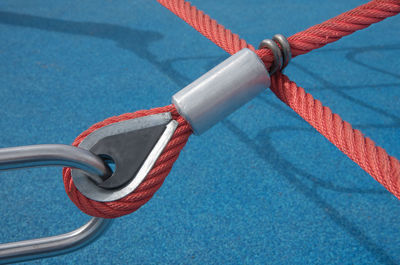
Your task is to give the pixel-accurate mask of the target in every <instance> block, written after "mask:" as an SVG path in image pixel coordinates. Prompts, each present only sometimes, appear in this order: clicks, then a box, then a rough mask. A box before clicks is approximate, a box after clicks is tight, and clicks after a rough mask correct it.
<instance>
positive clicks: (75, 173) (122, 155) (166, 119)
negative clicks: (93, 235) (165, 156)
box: [71, 113, 178, 202]
mask: <svg viewBox="0 0 400 265" xmlns="http://www.w3.org/2000/svg"><path fill="white" fill-rule="evenodd" d="M177 126H178V123H177V122H176V121H175V120H173V119H172V117H171V113H160V114H155V115H149V116H144V117H140V118H136V119H132V120H126V121H121V122H117V123H113V124H110V125H108V126H105V127H102V128H99V129H97V130H96V131H94V132H93V133H91V134H89V135H88V136H87V137H86V138H85V139H84V140H83V141H82V142H81V143H80V145H79V147H80V148H84V149H87V150H90V151H91V152H93V153H95V154H97V155H99V156H100V157H103V158H106V159H110V160H112V161H115V166H116V167H115V171H114V172H113V174H112V175H111V176H110V177H109V178H108V179H107V180H105V181H104V182H102V183H95V182H93V181H92V179H91V178H90V177H89V176H87V174H85V173H83V172H82V171H80V170H76V169H72V171H71V175H72V179H73V181H74V184H75V186H76V187H77V189H78V190H79V191H80V192H81V193H82V194H83V195H85V196H86V197H88V198H90V199H92V200H95V201H101V202H108V201H115V200H118V199H120V198H123V197H125V196H127V195H128V194H130V193H132V192H133V191H134V190H135V189H136V188H137V187H138V186H139V185H140V183H142V181H143V180H144V178H145V177H146V176H147V174H148V173H149V171H150V170H151V169H152V167H153V165H154V163H155V162H156V161H157V159H158V157H159V156H160V155H161V153H162V151H163V150H164V148H165V146H166V145H167V144H168V142H169V140H170V139H171V137H172V135H173V133H174V132H175V129H176V128H177Z"/></svg>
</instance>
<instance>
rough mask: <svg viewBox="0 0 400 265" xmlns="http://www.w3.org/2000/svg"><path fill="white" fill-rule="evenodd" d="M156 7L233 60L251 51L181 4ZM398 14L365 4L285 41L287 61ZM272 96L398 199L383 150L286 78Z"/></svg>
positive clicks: (394, 163)
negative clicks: (233, 56)
mask: <svg viewBox="0 0 400 265" xmlns="http://www.w3.org/2000/svg"><path fill="white" fill-rule="evenodd" d="M157 1H158V2H160V3H161V4H162V5H164V6H165V7H166V8H168V9H169V10H171V11H172V12H173V13H174V14H175V15H177V16H178V17H180V18H182V19H183V20H184V21H185V22H187V23H188V24H189V25H191V26H192V27H194V28H195V29H196V30H197V31H199V32H200V33H201V34H203V35H204V36H206V37H207V38H208V39H210V40H211V41H212V42H214V43H215V44H217V45H218V46H219V47H221V48H222V49H224V50H225V51H227V52H228V53H230V54H233V53H235V52H237V51H239V50H240V49H242V48H250V49H252V50H254V48H253V47H252V46H251V45H249V44H246V42H245V41H244V40H242V39H240V38H239V36H238V35H237V34H233V33H232V32H231V31H230V30H228V29H225V28H224V27H223V26H221V25H219V24H218V23H217V22H216V20H213V19H211V18H210V17H209V16H207V15H205V14H204V13H203V12H202V11H200V10H198V9H197V8H196V7H194V6H192V5H190V3H188V2H186V1H185V0H157ZM399 12H400V1H398V0H373V1H371V2H368V3H366V4H364V5H361V6H359V7H356V8H355V9H353V10H350V11H348V12H346V13H343V14H341V15H339V16H337V17H335V18H332V19H330V20H327V21H325V22H323V23H321V24H318V25H315V26H313V27H311V28H309V29H307V30H305V31H302V32H299V33H297V34H295V35H293V36H291V37H289V38H288V41H289V43H290V46H291V49H292V55H293V57H295V56H297V55H301V54H305V53H308V52H310V51H311V50H314V49H317V48H321V47H323V46H325V45H326V44H328V43H331V42H334V41H337V40H339V39H340V38H342V37H344V36H347V35H349V34H351V33H353V32H355V31H357V30H360V29H364V28H366V27H368V26H370V25H371V24H373V23H376V22H379V21H381V20H383V19H385V18H387V17H391V16H394V15H396V14H398V13H399ZM210 25H212V26H210ZM256 53H257V55H258V56H259V57H260V58H261V59H262V60H263V62H264V64H265V66H266V67H267V68H268V69H269V67H270V66H271V64H272V61H273V57H272V53H271V51H270V50H267V49H261V50H257V51H256ZM271 90H272V91H273V92H274V93H275V94H276V95H277V96H278V98H279V99H280V100H281V101H283V102H284V103H285V104H287V105H288V106H289V107H290V108H292V109H293V110H294V111H295V112H296V113H297V114H299V115H300V116H301V117H302V118H303V119H304V120H305V121H307V122H308V123H310V124H311V125H312V126H313V127H314V128H315V129H316V130H317V131H318V132H319V133H321V134H322V135H323V136H325V137H326V138H327V139H328V140H329V141H330V142H331V143H333V144H334V145H335V146H336V147H337V148H339V149H340V150H341V151H342V152H343V153H345V154H346V155H347V156H348V157H349V158H350V159H352V160H353V161H354V162H356V163H357V164H358V165H359V166H360V167H361V168H362V169H364V170H365V171H366V172H368V173H369V174H370V175H371V176H372V177H374V178H375V179H376V180H377V181H378V182H379V183H381V184H382V185H383V186H384V187H385V188H386V189H388V190H389V191H390V192H391V193H393V194H394V195H395V196H396V197H397V198H399V199H400V164H399V161H398V160H397V159H396V158H394V157H392V156H389V155H388V154H387V153H386V151H385V150H384V149H383V148H381V147H377V146H376V145H375V143H374V142H373V141H372V140H371V139H369V138H366V137H364V136H363V135H362V133H361V132H360V131H359V130H354V129H353V128H352V127H351V125H350V124H349V123H348V122H345V121H343V120H342V119H341V118H340V116H339V115H337V114H332V112H331V110H330V109H329V108H328V107H323V106H322V104H321V102H320V101H318V100H315V99H314V98H313V97H312V96H311V95H310V94H306V93H305V91H304V89H303V88H301V87H298V86H297V85H296V84H295V83H294V82H292V81H290V80H289V79H288V78H287V77H286V76H285V75H283V74H276V75H275V76H273V77H272V83H271Z"/></svg>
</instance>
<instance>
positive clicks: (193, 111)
mask: <svg viewBox="0 0 400 265" xmlns="http://www.w3.org/2000/svg"><path fill="white" fill-rule="evenodd" d="M269 86H270V78H269V74H268V71H267V69H266V68H265V66H264V63H263V62H262V61H261V59H260V58H259V57H258V56H257V54H256V53H254V52H253V51H251V50H249V49H247V48H245V49H242V50H240V51H239V52H237V53H236V54H234V55H232V56H231V57H229V58H228V59H226V60H225V61H223V62H222V63H220V64H219V65H217V66H216V67H214V68H213V69H211V70H210V71H209V72H207V73H205V74H204V75H202V76H201V77H200V78H198V79H197V80H195V81H194V82H193V83H191V84H189V85H188V86H186V87H185V88H183V89H182V90H180V91H179V92H178V93H176V94H175V95H174V96H173V97H172V103H173V104H174V105H175V107H176V108H177V110H178V112H179V113H180V114H181V115H182V116H183V117H184V118H185V119H186V120H187V121H188V122H189V123H190V125H191V127H192V129H193V131H194V133H195V134H201V133H203V132H204V131H206V130H207V129H209V128H210V127H212V126H213V125H214V124H216V123H217V122H219V121H220V120H223V119H224V118H225V117H227V116H228V115H229V114H231V113H232V112H234V111H235V110H236V109H238V108H240V107H241V106H242V105H244V104H246V103H247V102H248V101H250V100H251V99H253V98H254V97H256V96H257V95H258V94H259V93H261V92H262V91H264V90H265V89H266V88H268V87H269Z"/></svg>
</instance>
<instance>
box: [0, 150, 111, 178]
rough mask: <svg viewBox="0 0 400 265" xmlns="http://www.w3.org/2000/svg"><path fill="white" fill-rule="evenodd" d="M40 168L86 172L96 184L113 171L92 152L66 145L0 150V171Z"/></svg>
mask: <svg viewBox="0 0 400 265" xmlns="http://www.w3.org/2000/svg"><path fill="white" fill-rule="evenodd" d="M40 166H66V167H73V168H78V169H81V170H84V171H85V172H86V173H87V175H88V176H89V177H90V178H91V179H92V180H93V181H95V182H96V183H101V182H103V181H104V180H106V179H107V178H108V177H109V176H110V175H111V171H110V169H109V167H108V166H107V165H106V164H105V163H104V161H103V160H102V159H101V158H100V157H99V156H97V155H95V154H93V153H92V152H90V151H88V150H85V149H82V148H79V147H75V146H72V145H65V144H38V145H27V146H17V147H8V148H0V170H9V169H18V168H26V167H40Z"/></svg>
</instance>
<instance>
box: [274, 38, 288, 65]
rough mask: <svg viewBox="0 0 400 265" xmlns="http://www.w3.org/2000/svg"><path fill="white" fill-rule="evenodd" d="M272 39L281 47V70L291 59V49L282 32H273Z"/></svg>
mask: <svg viewBox="0 0 400 265" xmlns="http://www.w3.org/2000/svg"><path fill="white" fill-rule="evenodd" d="M272 40H273V41H275V42H277V43H278V44H279V45H280V46H281V49H282V57H283V58H282V61H283V65H282V68H281V71H283V69H284V68H285V67H286V66H287V65H288V64H289V62H290V60H291V59H292V49H291V48H290V44H289V42H288V40H287V39H286V38H285V36H283V35H282V34H275V35H274V36H273V37H272Z"/></svg>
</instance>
